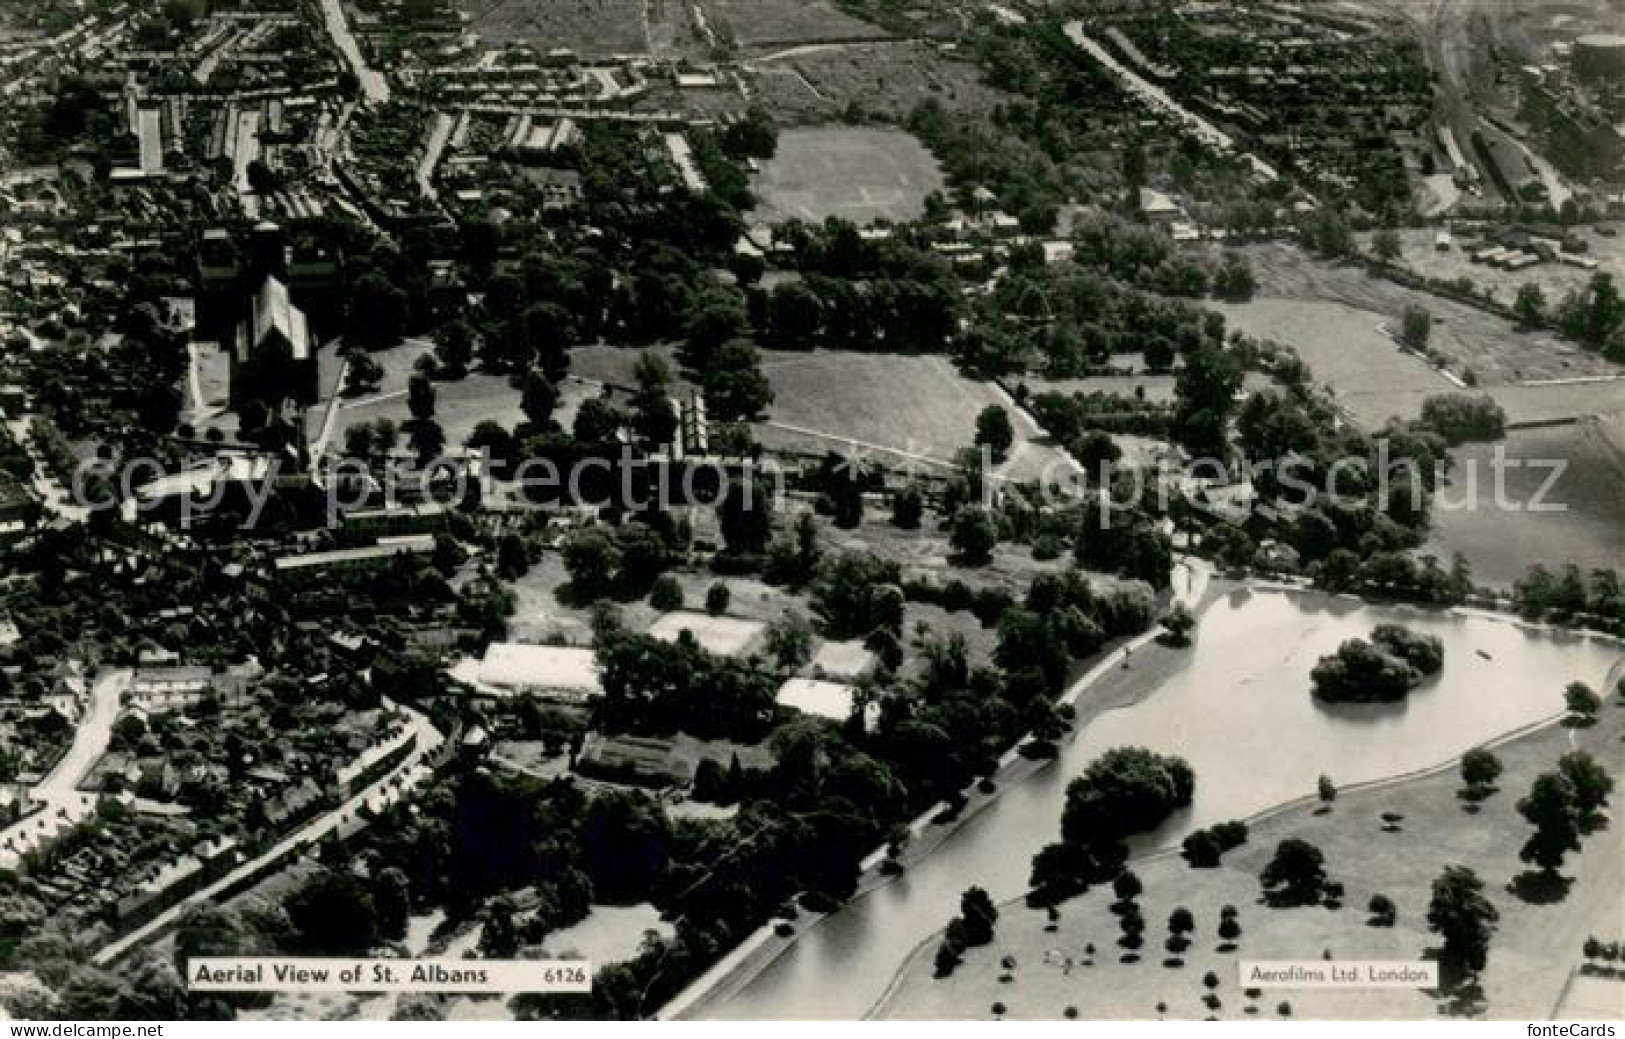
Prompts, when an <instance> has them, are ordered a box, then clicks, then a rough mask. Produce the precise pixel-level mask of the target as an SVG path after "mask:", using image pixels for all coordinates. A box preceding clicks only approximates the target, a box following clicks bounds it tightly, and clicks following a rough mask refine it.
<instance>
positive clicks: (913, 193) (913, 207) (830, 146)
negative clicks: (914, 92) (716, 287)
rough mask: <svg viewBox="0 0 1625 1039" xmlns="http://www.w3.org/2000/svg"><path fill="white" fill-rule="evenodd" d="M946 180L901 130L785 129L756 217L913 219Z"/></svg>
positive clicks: (758, 186)
mask: <svg viewBox="0 0 1625 1039" xmlns="http://www.w3.org/2000/svg"><path fill="white" fill-rule="evenodd" d="M945 184H946V181H945V179H944V178H943V175H942V169H941V167H939V166H938V165H937V160H936V159H935V158H934V157H933V156H932V155H931V153H930V152H928V151H926V149H925V145H923V144H921V143H920V142H919V141H918V140H917V139H915V138H914V137H913V136H912V135H910V134H907V133H904V132H903V131H901V130H884V129H876V128H870V127H854V126H826V127H816V128H807V129H798V130H786V131H785V132H783V133H782V134H780V135H779V150H778V154H777V155H775V156H774V157H773V158H772V159H770V160H769V161H767V162H765V163H763V165H762V172H761V174H760V175H759V176H758V177H757V178H756V183H755V184H754V189H755V191H756V194H757V196H758V197H759V198H760V199H761V204H760V206H759V207H758V208H757V209H756V210H755V211H754V212H753V213H752V214H751V218H752V220H755V221H763V222H766V223H770V224H778V223H783V222H785V221H786V220H790V219H792V218H794V219H800V220H806V221H809V222H814V223H822V222H823V221H824V220H825V219H826V218H828V217H832V216H838V217H843V218H845V219H847V220H851V221H853V222H854V223H857V224H870V223H873V222H875V221H876V220H882V219H884V220H912V219H915V218H917V217H919V216H920V215H921V214H922V213H924V212H925V197H926V196H927V195H929V194H930V193H931V192H933V191H940V190H941V189H942V188H943V186H944V185H945Z"/></svg>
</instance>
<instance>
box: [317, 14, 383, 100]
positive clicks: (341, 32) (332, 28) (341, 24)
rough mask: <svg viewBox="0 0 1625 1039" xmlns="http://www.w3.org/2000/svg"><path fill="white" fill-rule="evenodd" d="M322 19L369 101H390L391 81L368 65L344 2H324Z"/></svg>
mask: <svg viewBox="0 0 1625 1039" xmlns="http://www.w3.org/2000/svg"><path fill="white" fill-rule="evenodd" d="M322 18H323V19H324V20H325V21H326V22H327V34H328V35H329V36H331V37H332V38H333V45H334V46H335V47H337V48H338V49H339V53H340V54H342V55H344V60H345V61H347V62H349V63H350V68H351V70H352V71H354V72H355V76H356V79H357V80H359V81H360V82H361V92H362V93H363V94H365V95H366V96H367V100H368V101H372V102H374V103H376V104H383V103H384V102H385V101H388V100H389V81H388V80H387V79H385V78H384V76H383V74H382V73H380V72H378V71H377V70H376V69H373V68H371V67H369V66H368V65H367V59H366V58H365V57H364V56H363V55H362V53H361V45H360V44H359V43H357V42H356V40H355V36H354V34H352V33H351V32H350V23H349V22H348V21H346V20H345V17H344V0H322Z"/></svg>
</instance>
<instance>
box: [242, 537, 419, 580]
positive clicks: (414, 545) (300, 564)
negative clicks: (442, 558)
mask: <svg viewBox="0 0 1625 1039" xmlns="http://www.w3.org/2000/svg"><path fill="white" fill-rule="evenodd" d="M433 551H434V535H433V534H411V535H406V536H402V537H390V538H379V539H378V543H377V544H374V545H363V546H362V547H360V548H338V549H333V550H331V551H327V552H305V553H302V554H300V555H293V556H281V557H279V558H278V559H276V560H274V562H273V566H274V567H275V569H276V573H277V575H278V576H279V577H281V576H286V575H288V574H304V573H308V572H310V571H312V570H366V569H371V568H375V567H380V566H384V565H386V564H388V563H389V561H390V560H392V559H394V558H395V557H396V556H403V555H425V554H427V553H430V552H433Z"/></svg>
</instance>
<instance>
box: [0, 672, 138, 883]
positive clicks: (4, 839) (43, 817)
mask: <svg viewBox="0 0 1625 1039" xmlns="http://www.w3.org/2000/svg"><path fill="white" fill-rule="evenodd" d="M130 678H131V673H130V672H129V671H104V672H102V674H100V675H98V676H97V678H96V681H95V683H94V684H92V685H91V687H90V704H89V706H87V707H86V708H85V713H84V715H83V716H82V717H81V718H80V719H79V724H78V727H77V728H75V729H74V733H73V745H72V746H70V747H69V748H68V752H67V753H66V754H64V755H62V758H61V760H59V761H58V762H57V763H56V767H55V768H53V769H51V773H50V775H48V776H46V777H45V778H44V779H43V780H41V781H40V783H39V785H38V786H36V787H34V789H33V790H31V791H29V800H30V801H31V802H35V803H38V804H39V806H40V807H39V808H38V809H36V810H35V811H33V812H30V813H29V814H28V815H26V816H24V817H23V818H21V819H19V820H18V821H17V822H15V823H13V824H12V825H10V826H8V827H6V829H4V830H0V865H5V864H7V863H12V862H14V861H15V859H16V858H17V857H18V856H20V855H22V854H23V853H24V852H25V851H29V850H32V849H33V848H34V847H35V846H37V845H38V844H39V843H41V842H42V840H41V839H42V838H46V837H50V836H54V835H55V834H56V833H58V832H60V831H61V830H62V829H65V828H66V827H68V826H71V825H74V824H76V823H79V822H82V821H84V820H85V819H88V818H90V816H92V815H94V814H95V811H96V799H95V798H94V797H93V796H92V795H90V794H86V793H81V792H80V790H79V784H80V782H82V781H83V780H84V778H85V776H86V774H88V773H89V772H90V768H91V766H92V765H94V764H95V763H96V761H97V759H99V758H100V757H101V756H102V755H103V754H105V753H106V752H107V744H108V741H109V740H110V739H112V736H113V722H114V721H115V720H116V719H117V718H118V711H119V701H120V698H121V697H122V696H123V695H124V692H125V691H126V690H127V689H129V688H130Z"/></svg>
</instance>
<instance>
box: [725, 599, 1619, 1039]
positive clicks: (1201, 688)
mask: <svg viewBox="0 0 1625 1039" xmlns="http://www.w3.org/2000/svg"><path fill="white" fill-rule="evenodd" d="M1381 623H1402V624H1404V625H1406V626H1407V627H1409V628H1411V629H1412V630H1415V631H1420V632H1425V633H1427V634H1431V635H1437V636H1438V637H1439V638H1440V639H1441V640H1443V642H1444V644H1445V665H1444V669H1443V671H1442V672H1441V673H1440V674H1439V675H1437V676H1435V677H1434V678H1432V679H1430V680H1429V681H1428V682H1426V683H1425V684H1423V685H1422V686H1421V687H1419V688H1418V689H1416V690H1415V691H1414V692H1413V693H1412V694H1411V695H1410V697H1409V698H1408V699H1407V700H1406V701H1405V702H1403V703H1399V704H1391V705H1363V706H1354V705H1340V706H1337V707H1329V706H1326V705H1321V704H1317V703H1316V702H1315V701H1314V699H1313V698H1312V697H1311V696H1310V693H1309V671H1310V669H1311V668H1312V667H1313V666H1314V664H1315V662H1316V660H1318V659H1319V658H1320V657H1321V656H1323V655H1325V654H1328V653H1331V652H1332V651H1334V650H1335V649H1336V648H1337V647H1338V645H1339V644H1340V643H1342V642H1343V641H1344V640H1345V639H1349V638H1354V637H1364V636H1366V635H1368V634H1369V633H1370V631H1371V629H1372V628H1373V627H1374V626H1375V625H1377V624H1381ZM1619 656H1620V653H1619V650H1618V648H1617V646H1616V644H1615V643H1612V642H1606V641H1602V640H1593V639H1588V638H1582V637H1577V636H1571V635H1562V634H1545V633H1539V632H1533V631H1528V630H1526V629H1524V628H1522V627H1520V626H1519V625H1517V624H1514V623H1509V622H1507V621H1504V620H1495V619H1490V618H1483V617H1462V616H1456V615H1453V614H1430V613H1422V612H1419V611H1412V610H1406V609H1388V608H1378V607H1371V606H1365V605H1362V604H1358V603H1355V602H1353V601H1351V600H1343V599H1332V598H1328V597H1326V596H1321V595H1311V594H1296V593H1285V592H1275V591H1247V590H1239V591H1236V592H1234V593H1233V594H1230V595H1228V596H1226V597H1223V598H1221V599H1219V600H1218V601H1216V602H1215V603H1214V604H1213V605H1211V606H1210V607H1209V608H1208V609H1207V611H1206V612H1205V613H1204V614H1203V616H1202V623H1201V626H1200V628H1199V629H1198V631H1197V634H1196V641H1195V644H1194V645H1193V646H1192V647H1191V648H1190V649H1189V650H1188V651H1186V654H1185V657H1186V659H1185V660H1184V661H1183V664H1182V667H1181V669H1180V670H1178V671H1177V672H1176V673H1175V674H1173V675H1172V677H1170V678H1169V679H1168V680H1167V681H1165V682H1164V683H1163V684H1162V685H1161V687H1160V688H1159V689H1157V690H1156V692H1155V693H1154V694H1152V695H1150V696H1148V697H1146V698H1145V699H1144V700H1142V701H1141V702H1140V703H1138V704H1136V705H1134V706H1130V707H1124V708H1121V709H1118V710H1113V711H1108V712H1106V713H1104V714H1102V715H1100V716H1099V717H1098V718H1096V719H1095V720H1094V721H1093V722H1091V723H1090V724H1088V725H1087V726H1085V727H1084V729H1083V731H1082V732H1081V733H1079V735H1078V736H1077V738H1076V739H1075V740H1073V741H1072V742H1071V743H1069V744H1067V745H1065V746H1063V748H1062V751H1061V758H1060V759H1059V761H1058V763H1057V767H1053V768H1049V769H1045V770H1044V771H1042V772H1040V773H1038V774H1037V775H1034V776H1032V777H1031V778H1029V779H1027V780H1024V781H1021V782H1018V783H1013V784H1011V785H1010V786H1008V787H1007V788H1005V790H1004V791H1003V792H1002V794H1001V796H1000V797H999V798H998V799H997V800H996V801H995V802H994V803H993V804H992V805H990V806H989V807H988V808H987V809H985V810H984V811H983V812H982V813H981V814H979V815H977V816H976V817H974V818H972V819H971V820H970V821H969V822H968V823H966V825H965V826H964V828H963V829H961V830H960V831H958V832H957V833H955V834H954V835H952V836H951V837H950V838H948V840H947V841H946V842H945V843H944V844H943V845H942V847H941V848H939V849H938V850H937V851H936V852H935V853H934V854H932V855H931V856H930V857H928V858H927V859H926V860H925V861H923V862H921V863H919V864H917V865H915V866H913V867H912V868H911V869H910V870H909V872H908V873H906V874H905V875H903V876H902V877H900V878H898V880H897V881H895V882H894V883H892V884H889V885H887V886H885V887H882V888H880V889H878V890H876V891H874V892H873V893H871V894H869V895H867V896H865V897H863V898H860V899H857V900H856V901H854V902H853V903H851V904H850V905H847V906H846V907H844V908H843V909H842V910H841V911H840V912H838V913H836V914H834V915H833V916H831V917H829V918H828V919H826V920H824V921H822V922H821V923H820V924H819V925H818V926H816V927H815V928H814V929H813V930H811V931H810V932H809V933H807V934H806V935H804V936H803V937H802V938H801V939H800V940H799V941H797V942H796V943H795V944H794V945H792V946H791V947H790V949H789V950H788V951H787V952H785V954H784V955H783V956H781V957H780V958H779V959H778V960H776V961H775V962H774V963H773V964H771V965H770V966H769V967H768V968H767V969H766V970H765V971H763V972H762V973H761V975H759V976H758V977H757V978H755V979H754V980H753V981H751V982H750V983H749V984H748V985H746V986H745V987H744V988H743V989H742V990H741V991H739V992H738V993H736V994H735V995H734V996H732V997H731V998H730V999H728V1000H726V1001H724V1002H723V1003H721V1004H719V1005H713V1006H711V1007H709V1008H708V1009H707V1010H706V1013H707V1014H708V1015H709V1016H713V1017H719V1018H728V1019H756V1020H785V1019H790V1020H796V1019H830V1018H835V1019H852V1018H858V1017H861V1016H863V1014H864V1013H865V1012H867V1011H868V1009H869V1008H870V1007H871V1006H872V1005H873V1004H874V1003H875V1001H876V1000H877V999H879V998H880V996H881V995H882V994H883V993H884V991H885V989H886V986H887V985H888V984H889V982H890V980H891V978H892V976H893V974H894V973H895V972H896V970H897V969H898V967H899V966H901V964H902V962H903V960H904V959H905V958H906V957H907V956H908V955H909V953H910V952H911V951H912V950H913V949H914V948H915V946H917V945H918V944H919V943H920V942H921V941H923V940H924V939H925V938H927V937H928V936H929V935H931V934H932V933H933V932H935V931H936V930H937V929H939V928H941V927H942V926H943V925H944V924H946V923H947V921H948V919H949V918H950V917H951V916H953V915H954V913H956V912H957V911H958V901H959V896H960V893H961V892H963V891H964V890H965V888H967V887H970V886H971V885H973V884H979V885H981V886H982V887H984V888H986V889H988V891H989V892H990V893H991V894H992V895H993V897H994V899H995V900H996V901H997V900H1005V899H1010V898H1014V897H1017V896H1019V895H1021V894H1022V893H1023V892H1024V891H1025V890H1026V887H1027V883H1026V882H1027V875H1028V866H1029V864H1030V861H1031V858H1032V855H1033V853H1034V852H1036V851H1037V850H1038V849H1039V848H1040V847H1041V846H1042V845H1044V844H1045V843H1047V842H1049V841H1051V840H1053V839H1055V837H1056V836H1057V835H1058V833H1059V829H1060V817H1061V806H1062V803H1063V801H1064V797H1065V791H1066V785H1067V783H1068V782H1069V781H1070V780H1071V779H1072V778H1073V777H1075V776H1077V775H1078V774H1079V773H1081V772H1082V771H1083V769H1084V768H1085V767H1086V766H1087V765H1088V763H1089V762H1090V761H1092V760H1094V759H1095V758H1096V757H1098V756H1099V755H1100V754H1101V753H1103V752H1104V751H1107V750H1110V749H1111V748H1113V747H1119V746H1125V745H1139V746H1145V747H1149V748H1151V749H1152V750H1155V751H1159V752H1162V753H1174V754H1179V755H1181V756H1183V757H1184V758H1185V759H1186V760H1187V761H1189V762H1190V764H1191V766H1192V767H1193V768H1194V769H1195V771H1196V796H1195V799H1194V801H1193V803H1192V805H1191V806H1190V808H1189V809H1187V810H1185V811H1183V812H1180V813H1179V814H1178V815H1176V816H1175V817H1174V818H1172V819H1170V820H1168V822H1167V823H1166V824H1165V825H1164V826H1163V827H1162V828H1161V829H1159V830H1158V831H1157V832H1156V833H1155V834H1151V835H1147V836H1146V837H1144V838H1142V839H1141V840H1140V841H1139V842H1138V848H1137V850H1142V851H1143V850H1150V849H1152V848H1157V847H1164V846H1167V845H1170V844H1175V843H1177V842H1178V841H1179V840H1180V839H1181V838H1182V837H1183V836H1184V835H1185V834H1186V833H1188V832H1189V831H1190V830H1192V829H1193V828H1196V827H1200V826H1206V825H1209V824H1211V823H1214V822H1218V821H1222V820H1225V819H1234V818H1244V817H1247V816H1251V815H1254V814H1256V813H1258V812H1260V811H1263V810H1265V809H1267V808H1270V807H1272V806H1274V805H1277V804H1281V803H1283V802H1286V801H1290V800H1293V799H1295V798H1298V797H1302V796H1305V795H1308V794H1312V793H1313V792H1314V789H1315V781H1316V779H1317V778H1318V777H1319V776H1320V775H1321V774H1322V773H1326V774H1329V775H1330V776H1331V778H1332V779H1333V780H1334V781H1335V782H1336V783H1337V784H1339V785H1344V786H1346V785H1349V784H1353V783H1358V782H1364V781H1369V780H1374V779H1381V778H1384V777H1388V776H1394V775H1399V774H1402V773H1406V772H1411V771H1415V770H1417V769H1423V768H1428V767H1431V766H1434V765H1438V764H1441V763H1443V762H1446V761H1448V760H1450V759H1452V758H1454V757H1457V756H1459V755H1460V754H1461V753H1462V752H1463V751H1466V750H1468V749H1469V748H1471V747H1474V746H1476V745H1478V744H1480V743H1483V742H1485V741H1488V740H1490V739H1493V738H1495V737H1497V736H1500V735H1502V734H1505V733H1508V732H1511V731H1513V730H1516V729H1519V728H1522V727H1523V726H1526V725H1529V724H1531V723H1533V722H1537V721H1540V720H1541V719H1544V718H1548V717H1550V716H1552V715H1555V714H1556V713H1558V712H1559V711H1560V710H1561V709H1562V690H1563V687H1564V686H1565V685H1566V684H1567V683H1569V682H1572V681H1585V682H1588V683H1590V684H1591V685H1592V686H1593V688H1600V686H1601V684H1602V681H1603V679H1604V678H1605V677H1606V676H1607V674H1608V671H1609V668H1610V667H1611V666H1612V665H1613V664H1614V662H1615V661H1616V660H1617V659H1618V658H1619ZM1089 695H1090V694H1089V693H1088V692H1085V693H1084V697H1085V700H1087V698H1088V696H1089Z"/></svg>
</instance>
